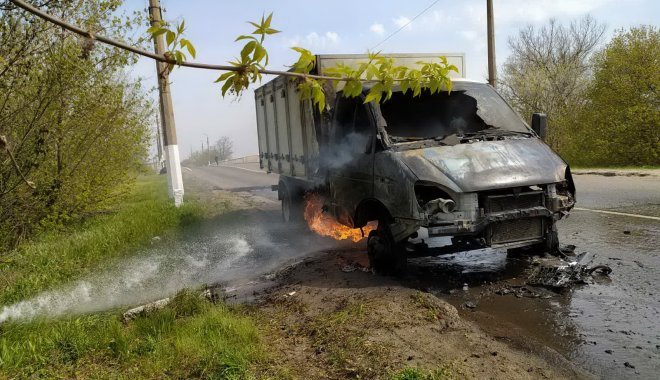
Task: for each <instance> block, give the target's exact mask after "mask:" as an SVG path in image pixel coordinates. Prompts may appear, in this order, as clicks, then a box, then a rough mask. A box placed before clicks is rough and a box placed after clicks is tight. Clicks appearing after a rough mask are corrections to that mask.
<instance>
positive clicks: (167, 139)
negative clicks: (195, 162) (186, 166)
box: [149, 0, 183, 207]
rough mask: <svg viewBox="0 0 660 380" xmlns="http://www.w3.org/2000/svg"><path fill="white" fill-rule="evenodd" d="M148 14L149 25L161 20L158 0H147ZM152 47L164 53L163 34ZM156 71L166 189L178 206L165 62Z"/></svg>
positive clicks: (180, 186) (179, 194) (176, 162)
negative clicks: (161, 121)
mask: <svg viewBox="0 0 660 380" xmlns="http://www.w3.org/2000/svg"><path fill="white" fill-rule="evenodd" d="M149 16H150V20H151V25H154V24H156V23H158V22H160V21H161V20H162V16H161V9H160V0H149ZM154 47H155V50H156V54H161V55H162V54H164V53H165V48H166V45H165V36H164V35H163V34H161V35H159V36H157V37H155V38H154ZM156 73H157V75H158V92H159V95H160V116H161V119H162V120H163V142H164V145H165V167H166V168H167V189H168V190H169V195H170V198H173V199H174V205H175V206H176V207H179V206H180V205H181V204H182V203H183V178H182V176H181V163H180V162H179V146H178V145H177V141H176V126H175V124H174V110H173V109H172V94H171V93H170V83H169V79H168V77H169V72H168V69H167V64H166V63H162V62H158V61H157V62H156Z"/></svg>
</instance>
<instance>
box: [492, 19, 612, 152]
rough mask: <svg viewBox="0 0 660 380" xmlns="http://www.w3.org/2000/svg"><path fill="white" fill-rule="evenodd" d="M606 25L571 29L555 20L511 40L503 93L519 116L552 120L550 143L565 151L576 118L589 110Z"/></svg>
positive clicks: (576, 24)
mask: <svg viewBox="0 0 660 380" xmlns="http://www.w3.org/2000/svg"><path fill="white" fill-rule="evenodd" d="M604 32H605V26H604V25H602V24H599V23H598V22H596V21H595V20H594V19H593V18H591V17H590V16H586V17H584V18H582V19H580V20H578V21H573V22H571V23H570V24H569V25H568V26H564V25H561V24H559V23H557V22H556V21H555V20H550V21H549V22H548V24H547V25H545V26H542V27H540V28H536V27H534V26H531V25H530V26H527V27H525V28H523V29H521V30H520V31H519V32H518V35H517V36H515V37H512V38H510V39H509V47H510V48H511V55H510V56H509V57H508V58H507V60H506V61H505V63H504V66H503V70H502V73H503V74H502V78H501V80H500V89H499V90H500V91H501V93H502V94H503V96H504V97H505V98H506V99H507V100H508V101H509V102H510V103H511V104H512V106H513V107H514V108H515V109H516V110H517V111H518V113H519V114H520V115H521V116H523V117H524V118H526V119H528V120H529V118H530V117H531V114H532V113H534V112H545V113H546V114H547V115H548V139H547V140H548V143H549V144H550V145H551V146H552V147H553V148H555V149H558V150H561V148H562V144H563V143H564V142H565V136H566V133H567V132H569V131H568V129H569V128H570V122H569V121H568V120H567V117H570V116H571V115H573V114H574V113H575V111H576V110H578V109H580V108H581V107H582V106H584V104H585V102H586V100H585V91H586V89H587V87H588V84H589V82H590V78H591V74H592V60H591V58H592V56H593V54H594V52H595V51H596V50H597V47H598V44H599V42H600V41H601V39H602V37H603V33H604Z"/></svg>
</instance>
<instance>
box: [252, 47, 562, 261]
mask: <svg viewBox="0 0 660 380" xmlns="http://www.w3.org/2000/svg"><path fill="white" fill-rule="evenodd" d="M387 56H388V57H391V58H393V59H394V60H395V62H396V64H399V65H416V64H417V63H416V62H419V61H431V60H438V59H439V56H444V57H446V58H447V60H448V62H449V63H450V64H454V65H455V66H457V67H458V68H459V72H458V73H457V74H456V75H454V77H453V78H452V83H453V88H452V90H451V92H447V91H445V92H440V93H435V94H431V93H430V92H428V91H427V92H422V94H421V95H420V96H418V97H413V96H412V93H411V92H408V93H406V94H404V93H402V92H401V90H400V89H397V88H395V89H394V92H393V95H392V97H391V99H389V100H388V101H384V102H381V103H375V102H371V103H368V104H365V103H364V99H365V97H364V95H363V96H361V97H357V98H347V97H343V96H342V94H341V88H339V87H338V88H337V89H336V91H330V92H327V97H326V100H327V103H328V104H330V107H328V109H327V111H326V112H319V111H318V110H316V109H315V107H313V105H312V104H311V102H310V101H308V100H301V98H300V94H299V92H298V91H297V82H296V81H295V80H292V79H290V78H286V77H277V78H275V79H274V80H272V81H270V82H269V83H266V84H264V85H263V86H261V87H260V88H258V89H256V90H255V99H256V114H257V128H258V138H259V157H260V165H261V167H262V169H264V170H267V171H268V172H274V173H278V174H279V175H280V177H279V178H280V179H279V184H278V185H277V187H276V189H277V191H278V198H279V199H280V200H281V202H282V217H283V219H284V220H285V221H287V222H291V221H297V220H300V219H301V217H302V211H303V207H304V198H305V195H306V194H308V193H310V192H314V193H318V194H320V195H322V196H323V197H324V199H325V201H324V206H323V211H324V212H327V213H330V214H331V215H332V216H333V217H334V218H335V219H336V220H337V221H338V222H340V223H341V224H343V225H346V226H349V227H351V228H363V227H365V226H367V224H368V223H370V222H373V221H377V227H376V228H375V229H374V230H373V231H371V232H369V235H368V238H367V250H368V253H369V259H370V261H371V265H372V267H373V268H375V269H376V270H377V271H380V272H384V273H393V272H400V271H402V270H403V269H404V268H405V265H406V260H407V258H408V257H410V256H419V255H426V254H428V255H434V254H439V253H443V252H444V253H449V252H456V251H459V250H468V249H477V248H483V247H498V248H502V249H507V250H516V251H525V250H527V251H532V252H539V251H541V252H543V251H546V252H555V251H556V250H557V249H558V238H557V227H556V223H557V221H558V220H560V219H561V218H562V217H564V216H565V215H566V214H567V213H568V212H569V211H570V210H571V208H572V207H573V205H574V203H575V185H574V182H573V179H572V177H571V171H570V168H569V166H568V165H567V164H566V162H564V161H563V160H562V159H561V158H560V157H559V156H558V155H557V154H556V153H555V152H553V151H552V150H551V149H550V147H549V146H548V145H546V144H545V143H544V142H543V138H544V136H545V124H546V117H545V115H544V114H540V113H538V114H534V115H533V117H532V120H531V127H530V126H529V125H528V124H526V123H525V121H524V120H522V119H521V118H520V116H519V115H518V114H517V113H516V112H515V111H514V110H513V109H512V108H511V106H509V104H507V102H506V101H505V100H504V99H503V98H502V97H501V96H500V95H499V94H498V93H497V92H496V91H495V89H494V88H493V87H491V86H490V85H488V84H486V83H480V82H476V81H470V80H466V79H464V75H463V73H464V72H465V70H464V56H463V55H462V54H444V53H438V54H390V55H387ZM366 59H367V57H366V56H364V55H319V56H317V57H316V66H315V71H314V73H315V74H321V75H322V74H323V73H324V70H325V69H327V68H329V67H332V66H334V65H336V64H338V63H343V64H346V65H351V64H358V63H359V62H362V61H363V60H366ZM368 88H369V85H368V84H366V85H365V92H366V91H367V90H368ZM370 225H371V224H370ZM421 228H424V229H426V232H427V233H428V236H429V237H434V236H449V237H451V242H452V244H451V245H450V246H446V247H443V248H442V249H428V247H427V245H426V244H425V242H421V243H420V242H419V240H420V239H415V238H416V237H417V236H418V231H419V230H420V229H421ZM416 240H417V242H416V243H413V242H414V241H416Z"/></svg>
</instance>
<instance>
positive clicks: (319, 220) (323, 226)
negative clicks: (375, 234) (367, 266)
mask: <svg viewBox="0 0 660 380" xmlns="http://www.w3.org/2000/svg"><path fill="white" fill-rule="evenodd" d="M305 202H306V203H305V213H304V216H305V221H306V222H307V225H308V226H309V228H310V229H311V230H312V231H314V232H316V233H317V234H319V235H321V236H328V237H331V238H333V239H335V240H347V239H350V240H352V241H354V242H358V241H360V240H362V239H363V238H364V237H367V236H369V232H371V231H373V230H375V229H376V227H377V226H378V223H377V222H369V223H367V225H366V226H364V227H362V231H364V235H362V231H360V229H359V228H350V227H347V226H345V225H343V224H341V223H339V222H338V221H336V220H335V219H334V218H333V217H332V216H331V215H330V214H328V213H325V212H323V198H322V197H321V196H319V195H317V194H309V195H307V196H306V197H305Z"/></svg>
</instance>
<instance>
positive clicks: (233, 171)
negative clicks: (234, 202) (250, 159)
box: [185, 164, 279, 196]
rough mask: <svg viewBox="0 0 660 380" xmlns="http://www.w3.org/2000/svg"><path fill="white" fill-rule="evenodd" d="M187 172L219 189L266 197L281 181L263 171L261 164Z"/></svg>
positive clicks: (199, 169) (207, 168)
mask: <svg viewBox="0 0 660 380" xmlns="http://www.w3.org/2000/svg"><path fill="white" fill-rule="evenodd" d="M185 171H186V174H187V175H194V176H195V177H196V178H198V179H202V180H203V181H205V182H207V183H209V184H211V185H213V186H215V187H217V188H218V189H222V190H231V191H261V194H260V195H266V196H268V194H267V193H266V192H268V191H270V188H271V186H272V185H277V181H278V180H279V175H277V174H274V173H270V174H268V173H266V172H264V171H262V170H261V169H259V164H236V165H221V166H204V167H193V168H189V169H188V170H185ZM272 193H275V192H272ZM276 195H277V194H275V196H276Z"/></svg>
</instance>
